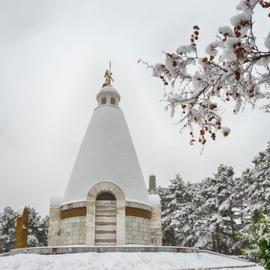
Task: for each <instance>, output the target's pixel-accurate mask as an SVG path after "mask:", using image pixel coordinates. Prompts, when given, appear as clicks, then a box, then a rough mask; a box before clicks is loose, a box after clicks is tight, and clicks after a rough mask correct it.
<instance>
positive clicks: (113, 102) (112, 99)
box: [111, 97, 115, 105]
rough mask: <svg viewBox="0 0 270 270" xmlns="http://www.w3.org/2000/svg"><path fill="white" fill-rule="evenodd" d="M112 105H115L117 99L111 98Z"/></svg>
mask: <svg viewBox="0 0 270 270" xmlns="http://www.w3.org/2000/svg"><path fill="white" fill-rule="evenodd" d="M111 104H113V105H115V98H114V97H111Z"/></svg>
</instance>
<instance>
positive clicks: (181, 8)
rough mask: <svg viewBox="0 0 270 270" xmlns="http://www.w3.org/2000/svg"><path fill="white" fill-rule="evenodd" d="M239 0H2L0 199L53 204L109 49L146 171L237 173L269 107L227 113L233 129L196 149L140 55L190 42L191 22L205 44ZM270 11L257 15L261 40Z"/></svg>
mask: <svg viewBox="0 0 270 270" xmlns="http://www.w3.org/2000/svg"><path fill="white" fill-rule="evenodd" d="M237 3H238V1H235V0H226V1H217V0H197V1H195V0H193V1H181V0H167V1H157V0H148V1H143V0H136V1H124V0H116V1H109V0H108V1H105V0H103V1H102V0H99V1H98V0H91V1H90V0H88V1H86V0H76V1H71V0H46V1H41V0H24V1H21V0H17V1H15V0H8V1H5V0H0V39H1V42H0V208H3V207H4V206H7V205H10V206H12V207H14V208H18V207H20V206H22V205H31V206H33V207H35V208H37V209H38V210H39V211H41V213H42V214H47V213H48V209H49V199H50V197H51V196H52V195H55V194H62V193H64V191H65V187H66V184H67V181H68V179H69V176H70V173H71V170H72V167H73V164H74V161H75V158H76V155H77V152H78V149H79V146H80V143H81V141H82V138H83V135H84V132H85V131H86V127H87V125H88V122H89V120H90V117H91V114H92V112H93V109H94V108H95V106H96V101H95V96H96V93H97V92H98V90H99V89H100V87H101V85H102V83H103V75H104V70H105V69H106V68H107V66H108V62H109V59H111V60H112V66H113V77H114V79H115V82H114V87H115V88H117V89H118V91H119V93H120V94H121V97H122V100H121V104H120V106H121V107H122V109H123V111H124V113H125V116H126V119H127V122H128V125H129V128H130V131H131V135H132V137H133V141H134V144H135V147H136V151H137V154H138V157H139V160H140V164H141V167H142V170H143V173H144V176H145V179H146V180H148V176H149V174H155V175H156V176H157V180H158V184H160V185H163V186H165V185H167V184H168V183H169V179H170V178H172V177H174V175H175V174H176V173H178V172H179V173H180V174H181V175H182V176H183V178H184V180H185V181H190V182H194V181H199V180H202V179H203V178H205V177H206V176H210V175H212V173H213V172H214V171H215V170H216V168H217V166H218V165H219V164H220V163H224V164H228V165H232V166H233V167H234V168H235V170H236V173H237V175H239V174H240V173H241V171H242V170H243V169H245V168H246V167H248V166H249V165H250V163H251V160H252V159H253V157H254V156H255V155H256V154H257V153H258V152H259V151H261V150H263V149H264V148H265V146H266V143H267V141H268V140H269V131H270V128H269V114H264V113H262V112H259V111H252V110H251V109H249V108H247V110H246V112H245V113H244V114H240V115H238V116H234V115H232V114H231V113H229V112H226V113H224V115H223V116H224V119H225V123H226V125H228V126H229V127H231V129H232V133H231V136H230V137H229V138H227V139H223V138H219V139H218V140H217V142H216V143H211V144H208V145H207V147H206V148H205V150H204V152H203V154H202V155H200V149H201V147H200V146H195V147H194V146H193V147H192V146H190V145H189V144H188V139H189V137H188V136H187V135H185V134H183V135H180V134H179V130H180V126H179V125H177V124H175V123H176V122H177V120H178V119H177V118H175V119H171V118H170V117H169V114H168V113H166V112H164V109H163V108H164V104H163V103H162V102H160V99H161V98H162V91H163V88H162V85H161V83H160V82H159V80H158V79H155V78H153V77H151V72H150V71H148V70H146V69H145V67H144V66H143V65H139V64H137V60H138V59H140V58H143V59H144V60H147V61H148V62H150V63H156V62H160V61H163V58H164V55H163V54H162V53H161V51H174V50H175V49H176V48H177V47H178V46H179V45H182V44H186V43H188V41H189V38H190V33H191V31H192V26H193V25H194V24H198V25H199V26H200V28H201V35H200V41H199V47H200V48H204V47H205V45H207V43H208V42H210V41H212V40H213V39H214V37H215V33H216V29H217V28H218V27H219V26H222V25H226V24H228V23H229V19H230V17H231V16H232V15H234V14H235V5H236V4H237ZM266 16H267V15H265V14H263V13H262V12H259V13H258V15H257V16H256V25H255V26H256V27H255V31H256V33H257V34H258V36H259V37H260V39H259V40H262V41H263V39H262V36H266V31H267V30H269V29H267V27H266V22H267V18H266ZM261 43H262V42H261Z"/></svg>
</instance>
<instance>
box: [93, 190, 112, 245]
mask: <svg viewBox="0 0 270 270" xmlns="http://www.w3.org/2000/svg"><path fill="white" fill-rule="evenodd" d="M95 245H96V246H115V245H116V198H115V196H114V194H113V193H111V192H101V193H99V194H98V195H97V197H96V215H95Z"/></svg>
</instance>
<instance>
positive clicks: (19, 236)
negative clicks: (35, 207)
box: [16, 207, 29, 248]
mask: <svg viewBox="0 0 270 270" xmlns="http://www.w3.org/2000/svg"><path fill="white" fill-rule="evenodd" d="M28 218H29V213H28V209H27V207H25V208H24V210H23V214H22V215H21V216H18V217H17V220H16V248H25V247H27V236H28Z"/></svg>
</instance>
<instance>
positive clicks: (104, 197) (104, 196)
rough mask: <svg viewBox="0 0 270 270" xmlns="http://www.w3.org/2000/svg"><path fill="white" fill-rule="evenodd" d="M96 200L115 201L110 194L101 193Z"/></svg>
mask: <svg viewBox="0 0 270 270" xmlns="http://www.w3.org/2000/svg"><path fill="white" fill-rule="evenodd" d="M96 200H106V201H115V200H116V198H115V196H114V195H113V194H112V193H110V192H102V193H99V194H98V195H97V198H96Z"/></svg>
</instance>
